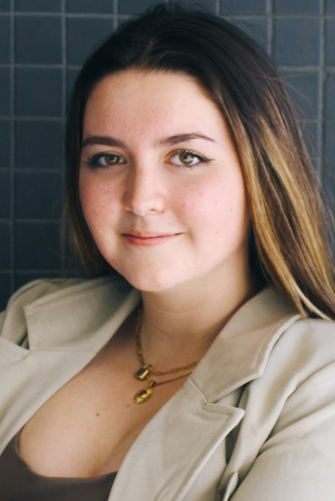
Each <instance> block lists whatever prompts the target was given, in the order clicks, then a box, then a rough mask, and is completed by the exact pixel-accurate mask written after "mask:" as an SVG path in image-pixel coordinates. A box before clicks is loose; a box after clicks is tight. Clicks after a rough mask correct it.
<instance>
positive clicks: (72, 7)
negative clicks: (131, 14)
mask: <svg viewBox="0 0 335 501" xmlns="http://www.w3.org/2000/svg"><path fill="white" fill-rule="evenodd" d="M121 1H122V0H121ZM66 10H67V12H71V13H72V12H73V13H77V12H85V13H86V12H88V13H92V14H113V0H94V2H92V0H67V2H66Z"/></svg>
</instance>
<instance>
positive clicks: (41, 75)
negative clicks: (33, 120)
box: [15, 68, 62, 116]
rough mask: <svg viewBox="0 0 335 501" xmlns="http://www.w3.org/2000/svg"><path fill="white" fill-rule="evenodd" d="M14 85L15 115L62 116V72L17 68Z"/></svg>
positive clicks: (52, 69) (58, 70)
mask: <svg viewBox="0 0 335 501" xmlns="http://www.w3.org/2000/svg"><path fill="white" fill-rule="evenodd" d="M15 83H16V85H15V113H16V115H32V116H43V115H44V116H61V115H62V70H60V69H54V68H18V69H16V72H15Z"/></svg>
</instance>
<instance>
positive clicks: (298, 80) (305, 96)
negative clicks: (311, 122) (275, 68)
mask: <svg viewBox="0 0 335 501" xmlns="http://www.w3.org/2000/svg"><path fill="white" fill-rule="evenodd" d="M282 75H283V78H284V80H285V83H286V85H287V88H288V90H289V93H290V96H291V98H292V101H293V103H294V105H295V107H296V109H297V110H298V113H299V115H300V116H301V117H303V118H309V119H317V116H318V88H319V75H318V73H317V72H296V71H285V72H283V73H282Z"/></svg>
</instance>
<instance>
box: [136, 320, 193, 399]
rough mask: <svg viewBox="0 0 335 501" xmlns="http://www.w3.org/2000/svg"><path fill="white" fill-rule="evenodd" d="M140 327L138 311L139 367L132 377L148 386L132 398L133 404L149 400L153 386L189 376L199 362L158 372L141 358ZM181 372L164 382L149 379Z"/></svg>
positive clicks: (137, 343)
mask: <svg viewBox="0 0 335 501" xmlns="http://www.w3.org/2000/svg"><path fill="white" fill-rule="evenodd" d="M141 326H142V310H140V312H139V315H138V319H137V325H136V338H135V339H136V350H137V357H138V359H139V362H140V364H141V367H140V368H139V369H138V371H137V372H135V374H134V376H135V377H136V378H137V379H140V380H141V381H144V380H145V381H146V382H147V385H148V386H147V387H146V388H144V389H143V390H140V391H139V392H137V393H136V395H135V396H134V402H135V403H136V404H143V403H144V402H147V401H148V400H149V398H151V397H152V395H153V392H154V387H155V386H160V385H162V384H166V383H170V382H171V381H176V380H177V379H181V378H182V377H184V376H188V375H189V374H191V372H193V369H194V367H195V366H196V365H197V363H198V362H199V360H197V361H196V362H191V363H190V364H187V365H184V366H183V367H175V368H174V369H170V370H168V371H158V370H157V369H155V368H154V367H153V366H152V364H149V363H148V362H146V360H145V358H144V356H143V351H142V343H141ZM181 371H186V372H183V373H182V374H179V375H178V376H175V377H173V378H170V379H166V380H165V381H159V382H158V381H155V380H153V379H151V375H152V374H153V375H154V376H166V375H168V374H176V373H178V372H181Z"/></svg>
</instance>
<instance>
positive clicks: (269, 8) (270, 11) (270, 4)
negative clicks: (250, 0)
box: [266, 0, 274, 57]
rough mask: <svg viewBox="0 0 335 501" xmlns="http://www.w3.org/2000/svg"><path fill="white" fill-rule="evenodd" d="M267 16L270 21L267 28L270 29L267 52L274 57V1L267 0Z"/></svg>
mask: <svg viewBox="0 0 335 501" xmlns="http://www.w3.org/2000/svg"><path fill="white" fill-rule="evenodd" d="M266 15H267V17H268V21H267V28H268V43H267V50H268V54H269V55H270V56H271V57H272V55H273V41H274V23H273V0H266Z"/></svg>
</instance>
